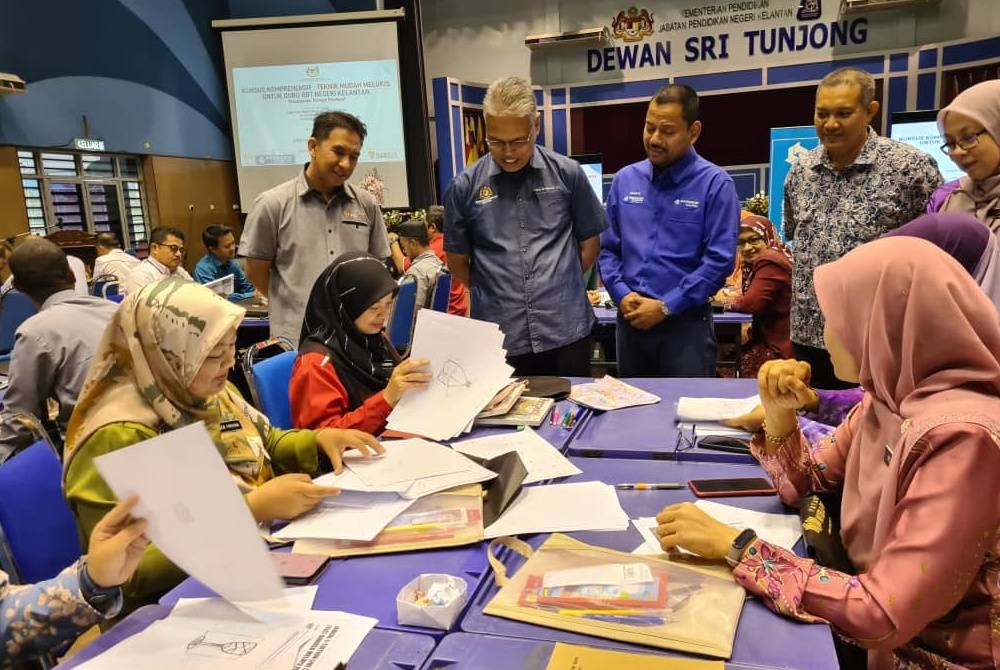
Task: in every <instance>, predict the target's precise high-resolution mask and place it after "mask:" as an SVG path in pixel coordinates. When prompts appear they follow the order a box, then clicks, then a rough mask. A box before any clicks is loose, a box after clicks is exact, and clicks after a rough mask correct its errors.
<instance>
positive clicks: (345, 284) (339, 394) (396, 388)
mask: <svg viewBox="0 0 1000 670" xmlns="http://www.w3.org/2000/svg"><path fill="white" fill-rule="evenodd" d="M396 288H397V286H396V282H395V281H393V279H392V275H390V274H389V271H388V270H387V269H386V267H385V265H383V264H382V262H381V261H380V260H378V259H377V258H374V257H372V256H369V255H367V254H365V253H363V252H351V253H347V254H343V255H341V256H339V257H338V258H337V259H336V260H334V261H333V263H331V264H330V266H329V267H328V268H327V269H326V270H324V271H323V273H322V274H321V275H320V276H319V278H318V279H316V283H315V284H313V288H312V293H310V295H309V302H308V303H307V304H306V314H305V319H304V321H303V323H302V337H301V339H300V342H299V357H298V358H297V359H296V361H295V366H294V368H292V380H291V384H290V388H289V393H290V396H291V405H292V420H293V422H294V424H295V426H296V427H297V428H314V429H315V428H326V427H329V428H353V429H356V430H363V431H365V432H367V433H374V434H377V433H380V432H382V430H384V429H385V423H386V418H387V417H388V416H389V412H391V411H392V408H393V407H395V406H396V403H398V402H399V399H400V398H401V397H402V395H403V393H405V392H406V391H408V390H409V389H411V388H421V387H423V386H426V384H427V381H428V380H429V379H430V377H431V375H430V374H429V373H427V372H426V370H427V364H428V361H426V360H407V361H403V362H402V363H399V364H398V365H396V358H395V355H394V354H395V352H394V351H392V350H391V348H390V345H389V344H388V342H387V341H386V339H385V337H384V336H383V334H382V329H383V327H384V326H385V321H386V319H387V318H388V316H389V311H390V310H391V308H392V298H393V296H394V295H395V293H396Z"/></svg>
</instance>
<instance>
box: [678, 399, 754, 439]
mask: <svg viewBox="0 0 1000 670" xmlns="http://www.w3.org/2000/svg"><path fill="white" fill-rule="evenodd" d="M759 404H760V396H759V395H754V396H751V397H749V398H735V399H734V398H689V397H681V398H678V399H677V420H678V421H691V422H695V423H701V422H703V421H722V420H723V419H733V418H735V417H738V416H742V415H744V414H747V413H749V412H750V411H752V410H753V408H754V407H756V406H757V405H759ZM714 434H716V433H713V435H714Z"/></svg>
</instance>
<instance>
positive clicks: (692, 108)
mask: <svg viewBox="0 0 1000 670" xmlns="http://www.w3.org/2000/svg"><path fill="white" fill-rule="evenodd" d="M651 102H655V103H656V104H657V105H669V104H670V103H676V104H678V105H680V106H681V116H683V117H684V120H685V121H687V124H688V126H690V125H691V124H693V123H694V122H695V121H697V120H698V106H699V104H698V92H697V91H695V90H694V89H693V88H691V87H690V86H687V85H686V84H667V85H666V86H664V87H663V88H661V89H660V90H659V91H657V92H656V95H654V96H653V99H652V101H651Z"/></svg>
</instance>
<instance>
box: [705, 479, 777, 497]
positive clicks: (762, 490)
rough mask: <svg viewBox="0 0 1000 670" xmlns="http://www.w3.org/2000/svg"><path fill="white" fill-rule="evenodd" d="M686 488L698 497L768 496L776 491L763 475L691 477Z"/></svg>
mask: <svg viewBox="0 0 1000 670" xmlns="http://www.w3.org/2000/svg"><path fill="white" fill-rule="evenodd" d="M688 488H689V489H691V492H692V493H694V494H695V495H696V496H698V497H699V498H721V497H724V496H770V495H774V494H775V493H777V492H778V491H777V490H776V489H775V488H774V486H773V485H772V484H771V482H769V481H768V480H766V479H764V478H763V477H736V478H732V479H692V480H691V481H689V482H688Z"/></svg>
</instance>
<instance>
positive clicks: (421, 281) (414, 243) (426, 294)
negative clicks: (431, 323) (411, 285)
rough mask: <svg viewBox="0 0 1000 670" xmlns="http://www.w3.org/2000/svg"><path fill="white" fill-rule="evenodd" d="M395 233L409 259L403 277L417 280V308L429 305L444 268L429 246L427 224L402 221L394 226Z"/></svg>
mask: <svg viewBox="0 0 1000 670" xmlns="http://www.w3.org/2000/svg"><path fill="white" fill-rule="evenodd" d="M396 233H397V234H398V235H399V246H400V247H401V248H402V250H403V253H404V254H406V259H407V260H408V261H409V263H408V264H407V267H406V272H404V273H403V278H406V277H413V280H414V281H415V282H417V309H420V308H421V307H430V304H431V297H432V296H433V295H434V286H435V284H437V279H438V275H440V274H441V271H442V270H444V263H442V262H441V259H440V258H438V257H437V254H435V253H434V251H433V250H432V249H431V247H430V239H429V238H428V236H427V225H426V224H425V223H424V222H423V221H417V220H410V221H404V222H403V223H401V224H399V225H398V226H397V227H396ZM401 281H402V280H401Z"/></svg>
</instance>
